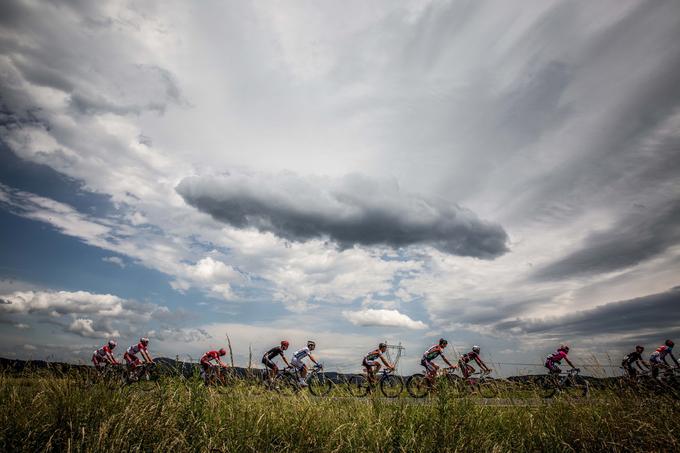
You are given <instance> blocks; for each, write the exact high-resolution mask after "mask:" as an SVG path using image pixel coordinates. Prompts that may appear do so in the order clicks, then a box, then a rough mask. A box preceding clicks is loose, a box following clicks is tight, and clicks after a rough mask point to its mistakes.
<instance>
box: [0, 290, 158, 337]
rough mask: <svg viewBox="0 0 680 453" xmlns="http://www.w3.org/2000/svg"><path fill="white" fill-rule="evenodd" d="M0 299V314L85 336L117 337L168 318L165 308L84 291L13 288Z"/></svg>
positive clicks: (0, 315) (0, 296)
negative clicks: (23, 289)
mask: <svg viewBox="0 0 680 453" xmlns="http://www.w3.org/2000/svg"><path fill="white" fill-rule="evenodd" d="M0 301H1V303H0V317H4V318H8V319H16V318H22V317H24V318H25V317H28V318H30V319H32V320H35V321H41V322H47V323H50V324H54V325H57V326H60V327H61V328H62V330H63V331H65V332H70V333H74V334H76V335H79V336H82V337H87V338H106V337H112V336H115V337H117V336H119V335H120V334H121V332H122V333H125V334H128V333H130V332H132V331H134V330H135V329H138V328H139V327H140V326H142V325H145V324H146V323H148V322H149V321H151V320H152V319H155V318H162V319H169V318H170V316H168V315H169V310H168V309H167V308H166V307H162V306H158V305H154V304H145V303H139V302H136V301H132V300H126V299H122V298H120V297H118V296H114V295H112V294H93V293H90V292H87V291H15V292H13V293H9V294H4V295H0ZM20 324H21V323H20ZM21 325H23V324H21Z"/></svg>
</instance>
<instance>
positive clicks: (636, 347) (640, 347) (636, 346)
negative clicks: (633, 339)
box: [635, 344, 645, 352]
mask: <svg viewBox="0 0 680 453" xmlns="http://www.w3.org/2000/svg"><path fill="white" fill-rule="evenodd" d="M638 349H639V350H640V352H642V351H644V350H645V347H644V346H642V345H639V344H636V345H635V350H636V351H637V350H638Z"/></svg>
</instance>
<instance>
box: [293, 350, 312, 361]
mask: <svg viewBox="0 0 680 453" xmlns="http://www.w3.org/2000/svg"><path fill="white" fill-rule="evenodd" d="M311 353H312V352H311V351H310V350H309V348H302V349H300V350H298V351H295V353H294V354H293V360H295V361H296V362H299V361H301V360H302V359H304V358H305V357H309V355H310V354H311Z"/></svg>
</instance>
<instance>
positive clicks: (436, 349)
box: [420, 338, 456, 381]
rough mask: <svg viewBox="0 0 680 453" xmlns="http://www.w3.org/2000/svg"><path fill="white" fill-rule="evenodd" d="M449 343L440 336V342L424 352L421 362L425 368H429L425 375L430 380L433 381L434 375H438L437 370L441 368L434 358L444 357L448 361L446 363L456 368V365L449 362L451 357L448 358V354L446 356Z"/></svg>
mask: <svg viewBox="0 0 680 453" xmlns="http://www.w3.org/2000/svg"><path fill="white" fill-rule="evenodd" d="M447 344H449V342H448V341H446V340H445V339H443V338H440V339H439V343H437V344H435V345H432V346H430V347H429V348H428V349H427V351H425V352H424V353H423V358H422V359H421V360H420V364H421V365H422V366H424V367H425V369H426V370H427V373H426V374H425V377H426V378H427V379H428V380H429V381H432V380H433V379H434V377H435V376H436V375H437V370H438V369H439V367H438V366H437V364H435V363H434V362H433V360H434V359H436V358H437V357H439V356H441V357H442V360H443V361H444V362H446V364H447V365H448V366H449V367H450V368H456V366H455V365H453V364H452V363H451V362H449V359H447V358H446V356H444V348H445V347H446V345H447Z"/></svg>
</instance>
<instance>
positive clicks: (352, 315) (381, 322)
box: [342, 308, 427, 330]
mask: <svg viewBox="0 0 680 453" xmlns="http://www.w3.org/2000/svg"><path fill="white" fill-rule="evenodd" d="M342 315H343V316H344V317H345V318H346V319H347V320H348V321H349V322H351V323H352V324H354V325H356V326H362V327H370V326H375V327H401V328H405V329H412V330H419V329H426V328H427V325H426V324H425V323H424V322H422V321H414V320H413V319H411V318H409V317H408V316H407V315H405V314H403V313H399V311H398V310H380V309H374V308H367V309H364V310H359V311H343V312H342Z"/></svg>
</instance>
